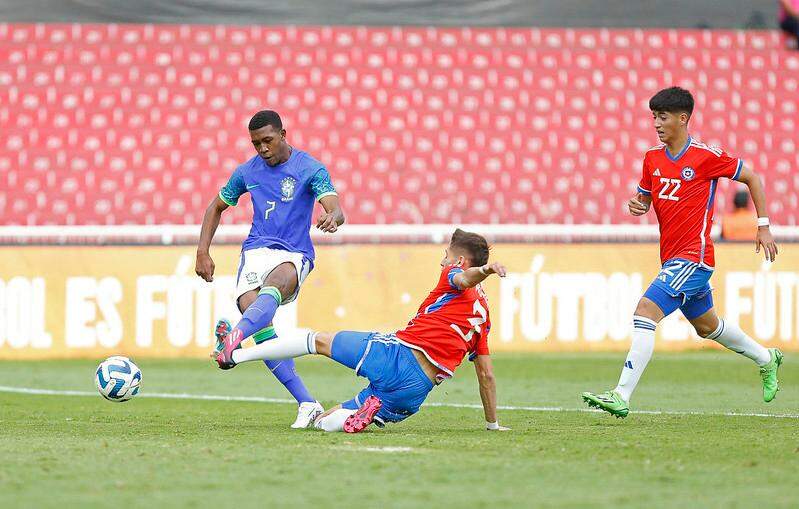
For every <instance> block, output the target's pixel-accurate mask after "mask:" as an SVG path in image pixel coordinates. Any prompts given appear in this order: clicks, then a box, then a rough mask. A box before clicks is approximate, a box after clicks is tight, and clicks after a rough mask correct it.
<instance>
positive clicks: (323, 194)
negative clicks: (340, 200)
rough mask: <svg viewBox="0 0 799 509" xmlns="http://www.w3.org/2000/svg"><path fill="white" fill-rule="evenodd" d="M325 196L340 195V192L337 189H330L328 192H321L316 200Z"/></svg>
mask: <svg viewBox="0 0 799 509" xmlns="http://www.w3.org/2000/svg"><path fill="white" fill-rule="evenodd" d="M325 196H338V193H337V192H335V191H328V192H326V193H322V194H320V195H319V196H317V197H316V201H319V200H321V199H322V198H324V197H325Z"/></svg>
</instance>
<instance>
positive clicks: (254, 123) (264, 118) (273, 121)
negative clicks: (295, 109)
mask: <svg viewBox="0 0 799 509" xmlns="http://www.w3.org/2000/svg"><path fill="white" fill-rule="evenodd" d="M268 125H271V126H272V127H274V128H275V129H277V130H278V131H279V130H281V129H283V122H282V121H281V120H280V115H278V114H277V112H276V111H272V110H262V111H259V112H258V113H256V114H255V115H253V116H252V118H251V119H250V123H249V125H248V126H247V128H248V129H249V130H250V131H257V130H258V129H260V128H262V127H266V126H268Z"/></svg>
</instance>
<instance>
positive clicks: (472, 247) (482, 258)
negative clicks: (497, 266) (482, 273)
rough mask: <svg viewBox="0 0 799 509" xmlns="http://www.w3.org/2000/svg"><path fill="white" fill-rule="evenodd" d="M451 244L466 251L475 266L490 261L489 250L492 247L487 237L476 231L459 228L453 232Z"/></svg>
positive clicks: (470, 261)
mask: <svg viewBox="0 0 799 509" xmlns="http://www.w3.org/2000/svg"><path fill="white" fill-rule="evenodd" d="M449 245H450V246H452V247H455V248H458V249H462V250H463V251H464V252H466V255H467V256H468V258H469V263H470V264H471V265H472V266H474V267H478V266H480V267H482V266H483V265H485V264H486V263H488V251H489V250H490V249H491V248H490V247H489V246H488V242H487V241H486V239H485V237H483V236H482V235H478V234H476V233H471V232H465V231H463V230H461V229H460V228H458V229H457V230H455V233H453V234H452V239H451V240H450V241H449Z"/></svg>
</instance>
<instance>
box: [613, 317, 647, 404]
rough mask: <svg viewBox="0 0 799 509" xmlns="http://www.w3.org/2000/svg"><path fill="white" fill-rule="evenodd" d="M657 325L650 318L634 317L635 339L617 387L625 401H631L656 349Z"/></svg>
mask: <svg viewBox="0 0 799 509" xmlns="http://www.w3.org/2000/svg"><path fill="white" fill-rule="evenodd" d="M656 326H657V323H656V322H655V321H654V320H650V319H649V318H645V317H643V316H634V317H633V341H632V345H631V346H630V352H629V353H628V354H627V359H626V360H625V361H624V368H622V372H621V376H620V377H619V384H618V385H617V386H616V389H615V391H616V392H617V393H619V395H620V396H621V397H622V399H624V401H627V402H629V401H630V397H631V396H632V394H633V391H634V390H635V386H636V385H638V381H639V380H640V379H641V375H642V374H643V373H644V370H645V369H646V365H647V364H648V363H649V359H651V358H652V352H653V351H654V349H655V327H656Z"/></svg>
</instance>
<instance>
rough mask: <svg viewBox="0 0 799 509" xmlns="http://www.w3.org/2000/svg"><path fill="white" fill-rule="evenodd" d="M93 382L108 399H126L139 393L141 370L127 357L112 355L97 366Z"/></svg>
mask: <svg viewBox="0 0 799 509" xmlns="http://www.w3.org/2000/svg"><path fill="white" fill-rule="evenodd" d="M94 382H95V383H96V384H97V390H98V391H100V394H101V395H102V396H103V397H104V398H105V399H107V400H108V401H127V400H129V399H130V398H132V397H133V396H135V395H136V394H138V393H139V385H140V384H141V370H140V369H139V367H138V366H137V365H136V364H134V363H133V361H132V360H130V359H128V358H127V357H122V356H121V355H114V356H113V357H109V358H107V359H106V360H104V361H103V362H101V363H100V365H99V366H97V372H96V373H95V375H94Z"/></svg>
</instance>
